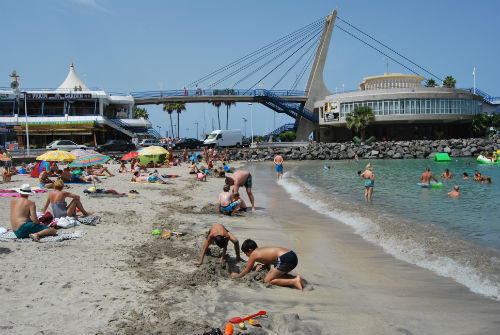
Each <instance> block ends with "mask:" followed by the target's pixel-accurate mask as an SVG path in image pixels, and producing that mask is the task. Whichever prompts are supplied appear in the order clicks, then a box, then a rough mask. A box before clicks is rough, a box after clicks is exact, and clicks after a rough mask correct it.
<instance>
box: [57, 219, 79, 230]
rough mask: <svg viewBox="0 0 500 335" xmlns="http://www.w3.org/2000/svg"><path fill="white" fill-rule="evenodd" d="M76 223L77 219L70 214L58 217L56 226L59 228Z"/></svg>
mask: <svg viewBox="0 0 500 335" xmlns="http://www.w3.org/2000/svg"><path fill="white" fill-rule="evenodd" d="M76 225H77V221H76V220H75V218H73V217H71V216H66V217H62V218H59V220H58V221H57V226H58V227H60V228H72V227H74V226H76Z"/></svg>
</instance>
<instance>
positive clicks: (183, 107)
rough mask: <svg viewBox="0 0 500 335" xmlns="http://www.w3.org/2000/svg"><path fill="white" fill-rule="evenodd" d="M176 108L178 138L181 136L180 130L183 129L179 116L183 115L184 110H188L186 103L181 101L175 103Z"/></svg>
mask: <svg viewBox="0 0 500 335" xmlns="http://www.w3.org/2000/svg"><path fill="white" fill-rule="evenodd" d="M175 110H176V111H177V138H180V137H179V130H180V129H181V124H180V120H179V116H180V115H181V112H182V111H185V110H186V104H185V103H183V102H179V103H177V104H175Z"/></svg>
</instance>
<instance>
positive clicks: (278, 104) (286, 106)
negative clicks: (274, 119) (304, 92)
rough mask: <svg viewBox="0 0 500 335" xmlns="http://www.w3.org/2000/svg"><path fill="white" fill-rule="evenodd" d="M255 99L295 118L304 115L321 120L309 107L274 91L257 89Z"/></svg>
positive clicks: (312, 119) (313, 119) (307, 117)
mask: <svg viewBox="0 0 500 335" xmlns="http://www.w3.org/2000/svg"><path fill="white" fill-rule="evenodd" d="M254 100H255V101H258V102H260V103H262V104H264V105H265V106H267V107H269V108H271V109H272V110H274V111H276V112H278V113H285V114H287V115H289V116H291V117H293V118H295V119H297V118H298V117H299V116H302V117H304V118H306V119H308V120H309V121H312V122H314V123H318V122H319V119H318V116H317V115H315V114H314V113H313V112H311V111H310V110H308V109H307V108H304V106H303V105H302V104H301V103H298V102H291V101H287V100H284V99H282V98H281V97H280V96H277V95H275V94H274V93H273V91H268V90H255V91H254Z"/></svg>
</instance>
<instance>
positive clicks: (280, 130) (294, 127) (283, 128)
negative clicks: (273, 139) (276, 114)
mask: <svg viewBox="0 0 500 335" xmlns="http://www.w3.org/2000/svg"><path fill="white" fill-rule="evenodd" d="M297 126H298V125H297V124H296V123H286V124H284V125H282V126H281V127H278V128H276V129H274V130H273V131H272V132H270V133H269V135H279V134H281V133H284V132H285V131H296V130H297Z"/></svg>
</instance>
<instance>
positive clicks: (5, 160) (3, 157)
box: [0, 154, 12, 162]
mask: <svg viewBox="0 0 500 335" xmlns="http://www.w3.org/2000/svg"><path fill="white" fill-rule="evenodd" d="M11 160H12V159H10V158H9V157H7V156H5V155H2V154H0V161H2V162H8V161H11Z"/></svg>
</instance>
